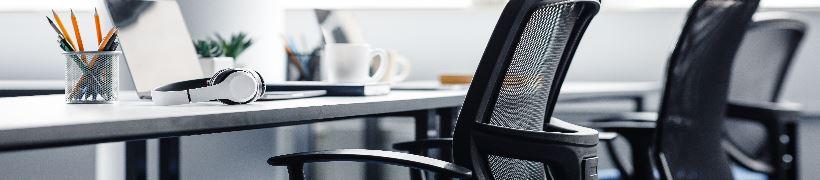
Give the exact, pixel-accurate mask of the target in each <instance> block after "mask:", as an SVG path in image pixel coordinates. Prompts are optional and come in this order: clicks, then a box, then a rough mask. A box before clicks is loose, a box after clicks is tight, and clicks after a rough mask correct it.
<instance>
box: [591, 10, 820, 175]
mask: <svg viewBox="0 0 820 180" xmlns="http://www.w3.org/2000/svg"><path fill="white" fill-rule="evenodd" d="M754 19H755V21H754V22H753V23H752V24H751V25H749V29H748V30H747V32H746V36H745V37H744V40H743V43H742V44H741V46H740V49H739V50H738V53H737V56H736V57H735V59H736V60H735V63H734V66H733V68H732V77H731V81H730V92H729V105H728V106H727V107H728V111H729V112H727V114H726V117H725V120H726V121H725V123H726V125H725V126H726V127H727V128H726V130H725V131H724V132H723V134H724V137H725V139H724V141H723V142H722V147H723V148H724V150H725V151H726V152H727V153H728V154H729V157H730V158H731V159H732V160H733V161H734V162H735V163H736V164H738V165H741V166H743V167H745V168H747V169H749V170H752V171H754V172H760V173H765V174H767V175H768V176H769V179H796V177H797V168H796V162H795V161H796V157H797V153H796V147H797V145H796V143H797V141H796V132H795V131H796V127H797V123H796V122H795V121H794V120H795V119H796V118H797V111H796V109H795V108H794V105H788V104H784V103H780V104H774V103H776V102H777V101H778V99H779V94H780V92H781V89H782V87H783V81H784V78H785V76H786V74H787V72H788V69H789V64H791V61H792V59H793V56H794V53H795V52H796V50H797V47H798V46H799V44H800V41H801V40H802V37H803V34H804V32H805V29H806V25H805V23H803V22H800V21H797V20H794V19H793V18H789V16H788V15H785V14H783V13H759V14H757V15H755V18H754ZM750 103H755V104H764V105H754V104H750ZM741 104H742V105H741ZM743 106H757V107H755V108H752V109H750V108H749V107H743ZM766 111H768V112H770V113H767V114H760V113H759V112H766ZM744 117H745V118H744ZM655 119H657V115H656V114H655V113H628V114H624V115H621V116H618V117H613V118H608V119H602V120H597V122H596V123H593V124H590V126H593V127H598V128H600V129H603V130H604V131H610V132H618V133H619V134H620V135H621V137H623V139H626V140H627V141H628V142H629V145H630V149H631V150H632V160H631V162H632V163H631V164H630V163H628V160H626V159H625V158H624V156H623V154H620V153H617V152H616V149H617V148H616V147H614V146H613V144H612V143H605V144H606V145H607V147H608V151H607V152H608V153H609V154H610V156H612V157H613V160H614V162H615V165H616V167H617V168H618V170H619V172H620V173H621V179H646V178H651V176H652V164H651V160H650V157H649V152H650V151H651V148H650V146H651V145H652V143H653V137H652V136H649V135H647V134H651V133H653V132H654V129H653V127H655V122H654V121H655Z"/></svg>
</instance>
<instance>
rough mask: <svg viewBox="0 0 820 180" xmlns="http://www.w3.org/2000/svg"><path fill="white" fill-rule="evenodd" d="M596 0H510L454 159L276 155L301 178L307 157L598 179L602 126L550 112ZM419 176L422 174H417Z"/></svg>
mask: <svg viewBox="0 0 820 180" xmlns="http://www.w3.org/2000/svg"><path fill="white" fill-rule="evenodd" d="M599 4H600V2H599V1H598V0H511V1H510V2H509V3H508V4H507V6H506V7H505V8H504V11H503V12H502V13H501V17H500V18H499V20H498V23H497V24H496V27H495V30H494V31H493V34H492V36H491V37H490V40H489V43H488V45H487V48H486V50H485V51H484V55H483V56H482V58H481V62H480V63H479V66H478V69H477V70H476V73H475V76H474V79H475V81H473V83H472V85H471V86H470V90H469V92H468V94H467V98H466V100H465V102H464V106H463V108H462V110H461V112H460V114H459V117H458V121H457V124H456V129H455V135H454V138H453V141H450V142H452V149H453V150H454V151H453V157H454V160H455V161H454V163H449V162H446V161H441V160H436V159H432V158H427V157H423V156H417V155H411V154H404V153H398V152H389V151H378V150H362V149H347V150H331V151H319V152H308V153H296V154H288V155H281V156H276V157H271V158H270V159H268V163H269V164H271V165H273V166H287V167H288V173H289V174H290V178H291V179H302V178H304V174H303V172H302V168H303V165H304V164H305V163H312V162H327V161H359V162H375V163H389V164H394V165H400V166H406V167H410V168H415V169H423V170H427V171H433V172H436V173H439V174H444V175H448V176H452V177H456V178H471V179H552V178H555V179H595V178H596V176H597V152H596V145H597V143H598V132H597V131H595V130H593V129H589V128H584V127H580V126H575V125H572V124H569V123H566V122H563V121H561V120H558V119H554V118H550V117H551V114H552V110H553V107H554V105H555V99H556V97H557V96H558V91H559V90H560V89H561V84H562V82H563V80H564V76H565V74H566V71H567V69H568V67H569V64H570V61H571V60H572V57H573V55H574V53H575V49H576V48H577V46H578V43H579V41H580V40H581V36H582V35H583V33H584V31H585V30H586V27H587V25H588V24H589V22H590V21H591V19H592V17H593V16H594V15H595V14H596V13H597V12H598V9H599ZM413 178H418V179H420V178H421V177H420V176H418V174H416V175H415V176H413Z"/></svg>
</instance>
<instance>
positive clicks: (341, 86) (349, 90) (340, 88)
mask: <svg viewBox="0 0 820 180" xmlns="http://www.w3.org/2000/svg"><path fill="white" fill-rule="evenodd" d="M265 88H266V89H267V90H268V91H305V90H325V91H327V95H328V96H378V95H386V94H388V93H390V84H388V83H329V82H318V81H288V82H283V83H272V84H267V85H266V87H265Z"/></svg>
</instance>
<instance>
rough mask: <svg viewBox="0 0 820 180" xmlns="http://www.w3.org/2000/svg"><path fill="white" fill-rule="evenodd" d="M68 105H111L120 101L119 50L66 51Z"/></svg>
mask: <svg viewBox="0 0 820 180" xmlns="http://www.w3.org/2000/svg"><path fill="white" fill-rule="evenodd" d="M63 55H65V58H66V64H65V83H66V84H65V102H66V103H69V104H99V103H111V102H114V101H117V100H118V99H119V90H120V76H119V74H120V71H119V67H120V65H119V60H120V57H121V56H122V52H119V51H84V52H65V53H63Z"/></svg>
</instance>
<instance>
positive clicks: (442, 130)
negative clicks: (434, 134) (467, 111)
mask: <svg viewBox="0 0 820 180" xmlns="http://www.w3.org/2000/svg"><path fill="white" fill-rule="evenodd" d="M458 110H459V108H458V107H450V108H441V109H438V110H436V111H437V113H438V115H439V121H438V122H439V124H438V137H440V138H451V137H453V122H455V121H456V119H458ZM439 159H441V160H444V161H448V162H453V152H452V150H451V149H448V148H444V149H439ZM436 179H439V180H440V179H453V178H452V177H449V176H445V175H442V174H436Z"/></svg>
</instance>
